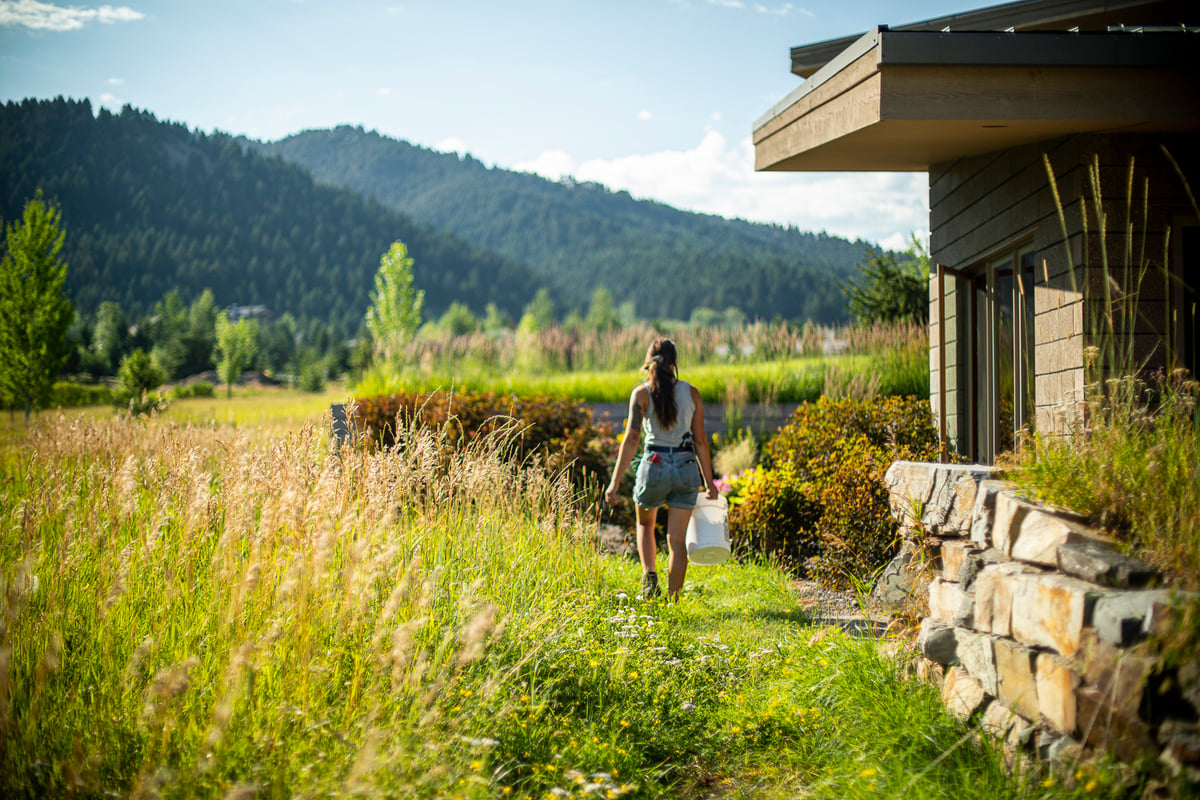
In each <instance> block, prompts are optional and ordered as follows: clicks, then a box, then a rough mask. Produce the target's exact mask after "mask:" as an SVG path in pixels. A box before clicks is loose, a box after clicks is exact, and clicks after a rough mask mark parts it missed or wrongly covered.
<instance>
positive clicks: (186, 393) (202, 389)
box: [171, 381, 216, 400]
mask: <svg viewBox="0 0 1200 800" xmlns="http://www.w3.org/2000/svg"><path fill="white" fill-rule="evenodd" d="M215 396H216V387H215V386H213V385H212V384H211V383H209V382H208V381H196V382H195V383H187V384H179V385H177V386H173V387H171V398H172V399H174V400H184V399H187V398H189V397H215Z"/></svg>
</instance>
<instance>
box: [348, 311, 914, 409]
mask: <svg viewBox="0 0 1200 800" xmlns="http://www.w3.org/2000/svg"><path fill="white" fill-rule="evenodd" d="M662 335H664V334H663V332H662V331H659V330H657V329H654V328H652V327H650V326H647V325H644V324H636V325H631V326H628V327H624V328H620V329H616V330H612V331H602V332H587V331H568V330H565V329H563V328H552V329H550V330H548V331H543V332H542V333H538V334H529V333H519V332H512V331H508V332H501V333H475V334H468V335H463V336H450V335H448V334H443V335H440V336H434V337H427V338H418V339H416V340H414V341H413V342H412V343H410V345H409V347H408V350H407V351H406V354H405V358H404V359H403V360H402V361H401V362H398V363H393V364H378V365H376V366H375V367H373V368H372V369H371V370H368V371H367V372H366V374H364V375H363V376H362V378H361V379H360V381H359V382H358V384H357V386H356V387H355V391H356V393H357V394H358V395H359V396H364V397H365V396H376V395H381V394H392V393H399V392H430V391H435V390H439V389H440V390H449V389H457V390H463V389H467V390H471V391H477V392H483V391H493V392H506V393H513V394H519V395H531V394H550V395H563V396H567V397H575V398H581V399H584V400H590V401H607V402H623V401H626V400H628V399H629V391H630V389H631V388H632V387H633V386H634V385H635V384H636V382H637V381H638V380H640V379H641V377H642V373H641V371H640V370H641V365H642V361H643V359H644V357H645V353H646V347H647V346H648V345H649V344H650V342H651V341H653V340H654V338H655V337H657V336H662ZM669 335H671V336H672V337H673V338H674V341H675V343H676V345H677V347H678V349H679V364H680V369H681V372H680V375H681V377H683V378H684V379H685V380H687V381H689V382H690V383H692V384H694V385H695V386H696V387H697V388H699V389H700V393H701V395H702V396H703V397H704V398H705V399H706V400H708V401H709V402H714V401H717V400H720V399H723V394H724V391H725V388H726V386H727V385H728V384H730V383H741V384H744V386H745V387H746V391H747V396H746V399H748V400H749V401H751V402H767V403H771V402H809V401H813V400H816V399H817V398H819V397H821V396H831V397H844V396H859V397H863V396H873V395H876V394H883V395H889V396H902V395H910V394H911V395H916V396H919V397H928V396H929V334H928V328H927V327H926V326H924V325H916V324H912V323H894V324H882V323H877V324H874V325H869V326H842V327H837V328H822V327H818V326H814V325H806V326H804V327H802V328H794V327H791V326H788V325H786V324H783V323H776V324H766V323H754V324H751V325H746V326H743V327H741V328H693V327H683V328H680V329H678V330H675V331H671V332H670V333H669Z"/></svg>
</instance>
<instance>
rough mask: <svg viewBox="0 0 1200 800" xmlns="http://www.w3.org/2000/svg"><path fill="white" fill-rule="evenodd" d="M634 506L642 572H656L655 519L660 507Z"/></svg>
mask: <svg viewBox="0 0 1200 800" xmlns="http://www.w3.org/2000/svg"><path fill="white" fill-rule="evenodd" d="M634 508H635V509H637V549H638V558H639V559H641V562H642V572H643V573H646V572H655V571H656V570H657V569H658V567H657V566H656V564H657V563H658V544H657V543H656V542H655V541H654V521H655V519H656V518H657V517H658V509H657V508H642V507H641V506H639V505H635V506H634Z"/></svg>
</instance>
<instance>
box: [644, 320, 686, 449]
mask: <svg viewBox="0 0 1200 800" xmlns="http://www.w3.org/2000/svg"><path fill="white" fill-rule="evenodd" d="M642 369H644V370H646V371H647V372H649V373H650V399H651V400H653V401H654V414H655V416H657V417H658V422H659V424H660V425H662V426H663V427H664V428H670V427H671V426H672V425H674V424H675V420H676V419H678V417H679V407H678V406H676V405H675V381H676V380H677V377H676V371H677V367H676V364H675V343H674V342H672V341H671V340H670V339H655V340H654V341H653V342H652V343H651V345H650V349H649V350H647V351H646V363H645V364H643V365H642Z"/></svg>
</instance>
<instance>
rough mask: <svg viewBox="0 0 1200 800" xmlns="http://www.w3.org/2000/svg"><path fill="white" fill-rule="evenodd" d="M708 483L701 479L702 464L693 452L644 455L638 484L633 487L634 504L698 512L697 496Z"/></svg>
mask: <svg viewBox="0 0 1200 800" xmlns="http://www.w3.org/2000/svg"><path fill="white" fill-rule="evenodd" d="M703 483H704V479H703V478H701V477H700V464H699V463H697V461H696V454H695V453H694V452H690V451H683V452H679V453H652V452H649V451H647V452H645V453H643V454H642V461H641V463H640V464H638V468H637V480H636V481H634V484H633V502H635V503H637V504H638V505H639V506H641V507H642V508H659V507H660V506H663V505H666V506H668V507H670V508H695V507H696V495H698V494H699V493H700V486H701V485H702V484H703Z"/></svg>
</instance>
